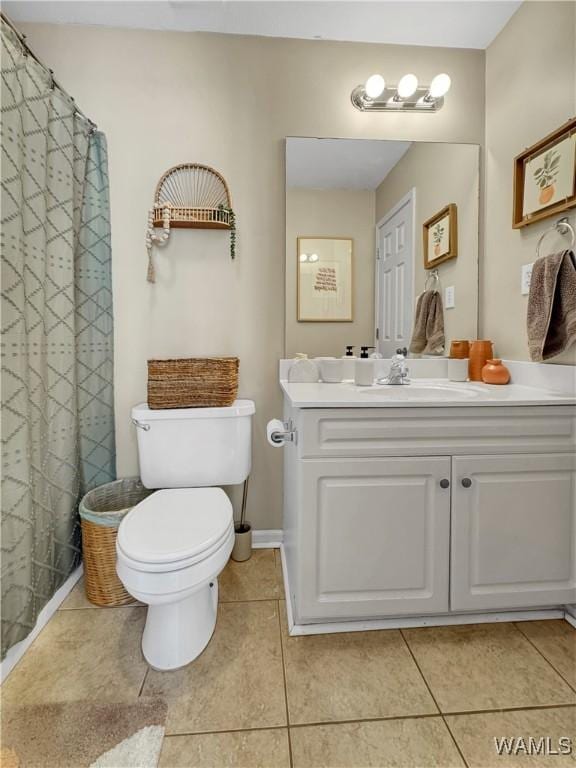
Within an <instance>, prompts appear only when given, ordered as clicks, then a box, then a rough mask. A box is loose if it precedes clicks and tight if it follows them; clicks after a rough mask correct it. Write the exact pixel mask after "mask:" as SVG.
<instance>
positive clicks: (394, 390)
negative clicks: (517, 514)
mask: <svg viewBox="0 0 576 768" xmlns="http://www.w3.org/2000/svg"><path fill="white" fill-rule="evenodd" d="M358 391H359V392H361V393H362V394H363V395H369V396H376V397H389V398H390V399H391V400H443V401H450V400H474V399H475V398H477V397H479V395H480V392H478V391H477V390H473V389H467V388H466V387H458V386H451V385H448V384H447V385H443V384H434V385H431V384H425V385H424V384H416V383H412V384H401V385H390V384H378V385H376V386H374V387H366V389H361V388H360V387H358Z"/></svg>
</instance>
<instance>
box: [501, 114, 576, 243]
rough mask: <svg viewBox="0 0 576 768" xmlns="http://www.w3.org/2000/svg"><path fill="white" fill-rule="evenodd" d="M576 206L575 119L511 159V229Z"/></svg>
mask: <svg viewBox="0 0 576 768" xmlns="http://www.w3.org/2000/svg"><path fill="white" fill-rule="evenodd" d="M574 206H576V117H574V118H572V119H571V120H568V122H567V123H564V125H562V126H561V127H560V128H558V130H556V131H554V132H553V133H550V134H549V135H548V136H545V137H544V138H543V139H541V140H540V141H539V142H537V143H536V144H533V145H532V146H531V147H528V148H527V149H526V150H524V152H522V153H521V154H520V155H518V156H517V157H516V158H515V159H514V202H513V207H512V226H513V228H514V229H519V228H520V227H525V226H526V225H527V224H533V223H534V222H535V221H541V220H542V219H545V218H547V217H548V216H556V215H557V214H559V213H561V212H562V211H567V210H568V209H569V208H573V207H574Z"/></svg>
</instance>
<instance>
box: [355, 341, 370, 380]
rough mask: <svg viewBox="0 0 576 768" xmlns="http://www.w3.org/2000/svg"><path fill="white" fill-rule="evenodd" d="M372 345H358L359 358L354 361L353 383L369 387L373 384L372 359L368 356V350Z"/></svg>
mask: <svg viewBox="0 0 576 768" xmlns="http://www.w3.org/2000/svg"><path fill="white" fill-rule="evenodd" d="M369 349H374V347H360V358H359V359H358V360H356V362H355V363H354V384H356V386H358V387H371V386H372V384H374V360H373V359H371V358H370V357H368V350H369Z"/></svg>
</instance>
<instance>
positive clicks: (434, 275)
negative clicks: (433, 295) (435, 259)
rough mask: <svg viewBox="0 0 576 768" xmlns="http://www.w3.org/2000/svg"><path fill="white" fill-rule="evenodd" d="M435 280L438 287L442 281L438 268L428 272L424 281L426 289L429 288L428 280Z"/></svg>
mask: <svg viewBox="0 0 576 768" xmlns="http://www.w3.org/2000/svg"><path fill="white" fill-rule="evenodd" d="M429 280H434V285H435V287H436V288H438V283H439V282H440V275H439V274H438V270H437V269H432V270H430V272H428V274H427V275H426V280H425V281H424V290H425V291H427V290H428V281H429Z"/></svg>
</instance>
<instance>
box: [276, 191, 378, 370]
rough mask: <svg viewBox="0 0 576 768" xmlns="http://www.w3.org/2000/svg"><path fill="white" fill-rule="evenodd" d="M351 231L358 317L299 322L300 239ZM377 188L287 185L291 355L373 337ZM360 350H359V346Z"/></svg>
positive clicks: (329, 351)
mask: <svg viewBox="0 0 576 768" xmlns="http://www.w3.org/2000/svg"><path fill="white" fill-rule="evenodd" d="M306 235H309V236H310V235H322V236H330V237H351V238H352V240H353V241H354V242H353V258H352V270H353V290H354V321H353V322H351V323H299V322H298V321H297V319H296V278H297V260H296V239H297V238H298V237H303V236H304V237H305V236H306ZM374 251H375V238H374V192H373V191H369V190H352V189H302V188H291V189H287V190H286V356H287V357H293V356H294V354H295V353H296V352H307V353H308V355H310V356H317V355H334V356H336V357H339V356H340V355H343V354H344V353H345V351H346V350H345V346H346V344H354V345H355V346H356V347H359V346H360V345H362V344H372V342H373V339H374ZM356 353H357V354H358V350H356Z"/></svg>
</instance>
